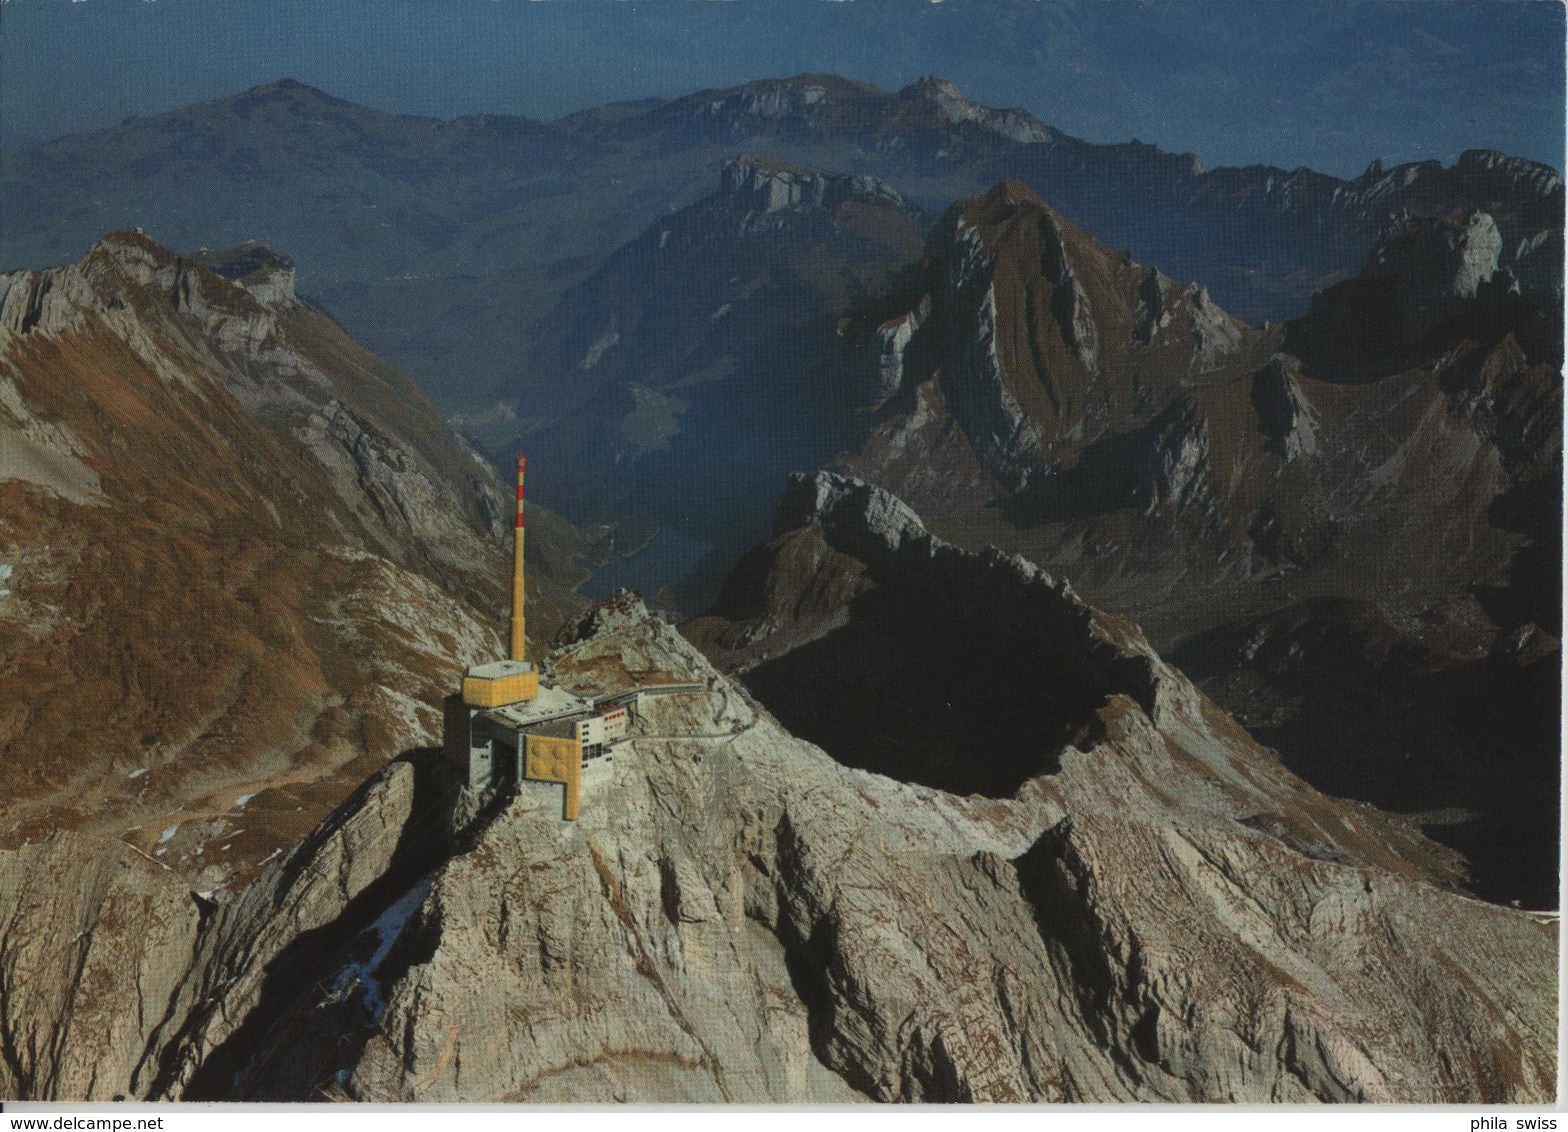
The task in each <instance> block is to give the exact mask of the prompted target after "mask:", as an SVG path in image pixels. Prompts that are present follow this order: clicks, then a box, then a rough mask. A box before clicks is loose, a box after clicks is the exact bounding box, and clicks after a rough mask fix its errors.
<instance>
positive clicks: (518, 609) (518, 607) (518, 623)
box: [509, 456, 528, 660]
mask: <svg viewBox="0 0 1568 1132" xmlns="http://www.w3.org/2000/svg"><path fill="white" fill-rule="evenodd" d="M527 468H528V457H527V456H519V457H518V458H517V530H516V533H515V534H513V536H512V651H511V653H510V654H509V655H510V656H511V658H512V659H513V660H522V659H523V654H524V653H525V652H526V651H527V647H528V645H527V642H526V641H525V640H524V638H523V626H524V623H525V618H524V615H523V472H524V471H526V470H527Z"/></svg>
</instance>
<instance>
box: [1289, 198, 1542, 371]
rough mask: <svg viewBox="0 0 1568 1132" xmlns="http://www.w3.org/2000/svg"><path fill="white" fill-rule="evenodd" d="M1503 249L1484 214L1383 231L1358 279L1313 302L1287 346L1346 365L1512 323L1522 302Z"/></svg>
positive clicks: (1321, 360)
mask: <svg viewBox="0 0 1568 1132" xmlns="http://www.w3.org/2000/svg"><path fill="white" fill-rule="evenodd" d="M1502 250H1503V240H1502V236H1501V235H1500V234H1499V232H1498V229H1497V223H1496V221H1494V220H1493V219H1492V217H1491V216H1489V215H1488V214H1486V213H1484V212H1472V213H1470V214H1469V215H1468V216H1466V217H1463V218H1450V217H1437V218H1432V219H1406V220H1402V221H1400V222H1399V223H1396V224H1394V225H1392V226H1391V227H1390V228H1389V229H1388V230H1387V231H1386V232H1384V233H1383V235H1382V237H1381V238H1380V239H1379V241H1378V243H1377V244H1376V245H1375V246H1374V247H1373V249H1372V252H1371V254H1370V255H1369V256H1368V258H1367V263H1366V266H1365V268H1364V269H1363V270H1362V272H1361V274H1360V275H1359V276H1357V277H1356V278H1355V279H1353V280H1350V281H1348V282H1345V283H1341V284H1339V285H1337V286H1335V287H1332V288H1330V289H1328V290H1326V291H1324V292H1323V293H1321V294H1319V295H1317V296H1316V297H1314V299H1313V304H1312V309H1311V310H1310V311H1309V312H1308V314H1307V316H1306V317H1305V318H1303V319H1301V320H1300V321H1299V322H1297V323H1295V324H1293V325H1292V328H1291V337H1290V349H1291V350H1292V352H1294V353H1297V354H1301V355H1302V356H1303V357H1307V358H1310V359H1312V360H1313V361H1316V362H1318V363H1319V364H1321V365H1334V366H1338V367H1341V368H1348V367H1350V366H1354V365H1355V364H1356V363H1357V362H1363V363H1364V362H1366V361H1381V360H1384V359H1387V358H1389V357H1391V356H1392V357H1403V356H1406V355H1409V354H1410V353H1411V352H1413V351H1421V350H1430V349H1431V346H1432V343H1431V342H1429V339H1431V338H1432V337H1433V336H1434V335H1435V334H1438V333H1439V332H1442V331H1445V330H1447V331H1449V332H1452V330H1453V328H1454V327H1456V326H1459V327H1461V328H1462V327H1465V326H1466V325H1467V324H1472V323H1476V322H1488V321H1490V322H1507V321H1510V314H1511V312H1510V310H1509V308H1510V307H1519V306H1523V305H1524V300H1522V299H1520V298H1519V297H1518V296H1519V291H1520V287H1519V282H1518V280H1517V278H1516V277H1515V276H1514V274H1513V273H1512V271H1503V269H1501V267H1500V262H1501V254H1502ZM1515 317H1517V316H1515Z"/></svg>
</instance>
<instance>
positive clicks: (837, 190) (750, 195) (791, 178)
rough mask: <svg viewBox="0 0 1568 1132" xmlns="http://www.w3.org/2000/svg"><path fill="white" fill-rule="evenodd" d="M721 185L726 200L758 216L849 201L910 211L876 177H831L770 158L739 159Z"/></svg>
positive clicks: (729, 165) (723, 175) (725, 173)
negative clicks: (762, 213) (727, 198)
mask: <svg viewBox="0 0 1568 1132" xmlns="http://www.w3.org/2000/svg"><path fill="white" fill-rule="evenodd" d="M719 185H720V191H721V192H722V193H724V194H725V195H726V196H729V197H732V198H734V199H735V200H736V201H738V202H739V203H740V204H741V205H742V206H743V207H746V208H749V209H753V210H755V211H757V212H777V211H779V210H781V209H785V208H794V207H804V208H833V207H835V206H837V205H838V204H840V203H842V202H844V201H846V200H862V201H867V202H871V203H875V204H881V205H889V206H891V207H893V208H908V207H909V205H908V202H906V201H905V200H904V198H903V196H901V195H900V194H899V193H898V191H897V190H895V189H894V188H893V187H892V186H890V185H887V184H885V183H883V182H882V181H879V180H877V179H876V178H875V177H867V176H858V175H857V176H851V175H848V174H843V173H829V172H826V171H824V170H821V169H813V168H811V167H809V166H804V165H790V164H787V163H785V162H781V161H774V160H772V159H770V158H766V157H738V158H735V159H734V160H733V161H728V162H726V163H725V165H724V169H723V171H722V173H721V174H720V179H719Z"/></svg>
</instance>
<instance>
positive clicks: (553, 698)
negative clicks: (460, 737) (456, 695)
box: [484, 682, 593, 727]
mask: <svg viewBox="0 0 1568 1132" xmlns="http://www.w3.org/2000/svg"><path fill="white" fill-rule="evenodd" d="M592 710H593V704H591V703H590V702H589V701H587V700H585V699H583V698H582V697H581V696H579V695H575V694H574V693H572V692H568V691H567V690H566V689H565V688H558V687H556V686H555V685H553V684H545V683H543V682H541V683H540V684H539V694H538V695H537V696H535V697H534V698H533V699H531V700H523V701H521V702H520V703H515V704H507V705H506V706H505V707H498V708H491V709H490V710H489V711H487V712H485V713H484V714H485V715H488V716H489V717H490V718H491V719H494V720H495V721H496V722H498V723H504V724H506V725H507V726H508V727H533V726H536V725H538V724H540V723H546V722H548V721H550V720H552V719H561V718H563V717H565V716H569V715H585V714H587V713H588V712H591V711H592Z"/></svg>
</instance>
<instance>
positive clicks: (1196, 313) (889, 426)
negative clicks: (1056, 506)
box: [872, 181, 1271, 491]
mask: <svg viewBox="0 0 1568 1132" xmlns="http://www.w3.org/2000/svg"><path fill="white" fill-rule="evenodd" d="M875 333H876V334H877V335H878V338H879V342H878V350H877V351H876V353H877V357H878V363H877V369H878V373H877V381H876V385H877V388H878V390H879V393H880V396H881V398H882V400H883V401H884V402H888V403H891V404H892V405H894V406H895V407H897V405H898V404H899V402H898V401H896V400H895V398H897V397H898V395H899V394H902V395H903V398H904V403H905V404H906V405H907V403H908V402H910V401H913V400H914V399H915V397H916V395H917V393H916V391H917V388H918V387H919V386H920V385H921V384H922V383H924V382H927V381H930V382H933V383H934V391H936V392H939V393H940V397H941V402H942V405H943V406H944V408H945V409H946V412H947V413H948V414H950V415H951V417H952V419H953V420H954V421H955V422H956V424H957V425H958V426H959V428H960V429H961V430H962V432H963V435H964V437H965V439H966V441H967V444H968V446H969V447H970V448H971V449H972V450H973V453H974V459H975V460H977V461H978V463H979V465H980V467H981V468H982V469H984V471H985V472H986V473H988V474H989V475H990V476H991V477H992V478H994V479H995V480H996V481H997V483H998V484H999V485H1001V486H1002V488H1003V489H1005V490H1008V491H1012V490H1017V489H1018V488H1019V487H1021V486H1022V485H1023V484H1024V483H1025V482H1026V481H1027V480H1028V478H1029V477H1030V476H1031V475H1033V474H1037V473H1040V472H1042V471H1045V470H1046V469H1048V468H1050V467H1052V466H1054V465H1055V464H1058V463H1060V462H1062V461H1063V460H1066V459H1070V457H1071V454H1072V453H1073V452H1075V451H1076V450H1077V449H1078V448H1080V447H1082V446H1083V445H1084V444H1087V443H1091V442H1093V441H1094V440H1096V439H1098V438H1099V437H1101V436H1104V435H1106V434H1108V433H1112V432H1116V431H1121V430H1125V429H1127V428H1129V427H1134V426H1137V425H1142V424H1147V423H1148V421H1149V419H1150V418H1151V416H1152V415H1153V412H1154V411H1155V410H1156V409H1157V408H1158V407H1159V406H1160V405H1162V404H1163V403H1164V402H1165V401H1167V400H1168V399H1169V398H1171V397H1172V396H1175V395H1178V394H1180V393H1181V392H1182V391H1184V390H1187V389H1190V388H1194V387H1197V386H1200V385H1208V384H1216V383H1222V382H1224V381H1226V380H1229V379H1231V378H1234V377H1236V376H1238V375H1239V374H1241V373H1244V372H1246V371H1247V369H1248V367H1249V366H1252V365H1255V364H1257V363H1258V362H1260V361H1261V360H1262V358H1264V357H1266V356H1267V346H1266V344H1267V342H1268V341H1269V340H1270V337H1271V335H1270V333H1268V332H1263V331H1258V330H1255V329H1253V328H1252V327H1249V326H1247V325H1245V324H1244V323H1242V322H1240V321H1239V320H1237V319H1235V318H1233V317H1232V316H1230V315H1229V314H1227V313H1226V312H1225V311H1223V310H1221V309H1220V308H1219V307H1218V306H1216V305H1215V304H1214V303H1213V302H1212V301H1211V300H1210V299H1209V297H1208V293H1207V292H1206V291H1205V290H1204V289H1203V288H1202V287H1201V286H1197V285H1193V286H1188V287H1183V286H1180V285H1178V284H1177V283H1175V282H1173V281H1172V280H1170V279H1167V278H1165V277H1164V276H1162V275H1160V274H1159V273H1158V272H1157V271H1154V270H1153V269H1151V268H1146V267H1142V266H1140V265H1138V264H1135V263H1133V262H1131V261H1130V260H1128V259H1126V258H1125V257H1122V256H1117V255H1115V254H1113V253H1111V252H1110V251H1108V250H1107V249H1105V248H1103V247H1101V246H1100V245H1099V244H1097V243H1096V242H1095V241H1094V240H1093V239H1092V238H1091V237H1090V236H1089V235H1088V234H1087V233H1085V232H1084V231H1083V230H1082V229H1080V228H1078V227H1077V226H1076V225H1074V224H1072V223H1071V222H1069V221H1067V220H1066V219H1064V218H1063V217H1062V216H1061V215H1060V214H1058V213H1057V212H1056V211H1055V210H1054V209H1052V208H1051V207H1050V206H1049V205H1047V204H1046V203H1045V202H1044V201H1042V200H1041V199H1040V198H1039V197H1038V196H1036V195H1035V193H1034V192H1033V191H1032V190H1031V189H1029V188H1028V187H1027V186H1026V185H1024V184H1023V183H1022V182H1021V181H1005V182H1003V183H1001V184H999V185H997V186H996V188H994V189H993V190H992V191H991V192H990V193H989V194H987V195H986V196H985V197H983V198H979V199H973V200H968V201H963V202H960V203H959V204H958V205H955V206H954V207H953V208H952V209H951V210H949V212H948V214H947V216H946V217H945V218H944V219H943V221H942V222H941V223H940V224H939V225H938V226H937V229H936V231H935V233H934V234H933V236H932V238H931V241H930V244H929V246H928V249H927V263H926V277H925V280H924V287H923V293H921V294H920V295H919V296H918V297H917V298H915V299H914V300H913V302H912V305H911V309H910V310H909V311H908V312H907V313H905V314H903V315H901V316H898V317H896V318H894V319H892V320H888V321H886V322H884V323H883V324H882V325H880V326H879V327H878V328H877V330H876V332H875ZM914 416H915V417H917V418H918V416H919V414H914ZM919 427H920V424H919V423H915V424H913V425H911V424H910V423H909V421H908V418H905V419H904V420H900V419H899V418H898V417H897V416H895V417H894V419H893V420H891V421H888V422H886V423H885V424H884V425H883V427H882V432H883V435H884V436H886V437H887V438H888V440H889V442H890V443H892V444H893V445H894V446H895V447H897V446H898V445H899V444H900V437H899V430H900V429H901V428H903V429H905V430H908V431H913V430H915V429H918V428H919ZM905 443H907V441H906V442H905ZM874 458H875V457H874V456H873V457H872V459H874ZM873 470H874V469H873ZM894 478H895V479H896V478H897V477H896V476H895V477H894Z"/></svg>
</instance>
